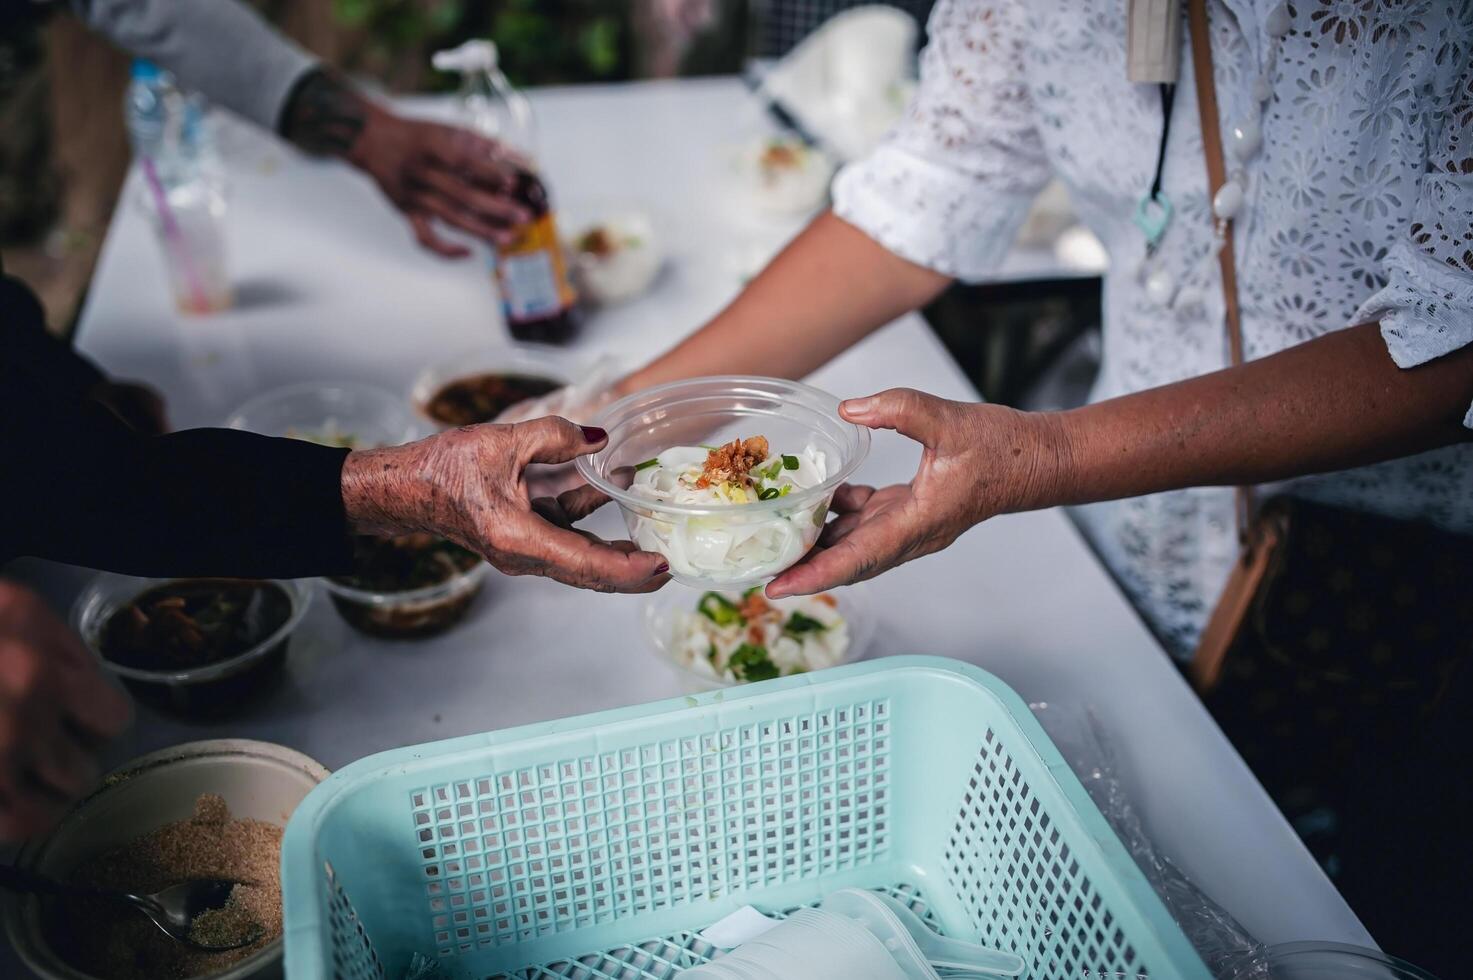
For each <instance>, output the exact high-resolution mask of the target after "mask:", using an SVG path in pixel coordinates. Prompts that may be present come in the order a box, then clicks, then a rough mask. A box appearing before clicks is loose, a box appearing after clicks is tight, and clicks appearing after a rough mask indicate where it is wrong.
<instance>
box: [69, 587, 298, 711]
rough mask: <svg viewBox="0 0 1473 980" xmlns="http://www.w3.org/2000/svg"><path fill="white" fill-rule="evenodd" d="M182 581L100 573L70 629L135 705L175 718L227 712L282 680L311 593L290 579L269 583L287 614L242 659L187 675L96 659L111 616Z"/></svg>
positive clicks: (220, 662) (240, 655)
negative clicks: (146, 595) (283, 596)
mask: <svg viewBox="0 0 1473 980" xmlns="http://www.w3.org/2000/svg"><path fill="white" fill-rule="evenodd" d="M180 581H196V580H195V579H184V578H136V577H134V576H132V575H118V574H115V573H113V572H103V573H102V574H100V575H98V576H97V577H96V578H94V579H93V580H92V581H91V582H89V583H88V584H87V587H86V588H85V589H83V590H82V594H81V595H79V596H78V597H77V601H76V603H75V604H74V605H73V606H72V627H73V628H74V629H75V630H76V631H77V633H78V634H79V635H80V636H81V637H82V642H84V643H85V644H87V648H88V649H90V650H91V651H92V654H93V656H95V657H96V658H97V660H98V662H99V663H101V664H102V666H103V668H104V669H105V670H107V671H108V672H109V673H111V674H113V675H114V676H116V677H117V678H118V679H119V680H121V681H122V682H123V685H124V686H125V687H127V688H128V690H130V691H132V692H133V694H134V696H135V697H137V698H138V700H140V701H143V702H144V703H146V704H151V705H153V706H154V707H157V708H161V709H163V710H166V711H172V712H174V713H176V714H181V715H189V716H204V715H217V714H226V713H229V712H232V711H234V710H236V709H238V708H241V707H243V706H245V705H246V704H248V703H250V701H251V700H252V699H253V698H254V697H256V696H257V695H260V694H262V693H264V692H265V691H267V690H269V689H270V688H271V687H273V686H274V685H275V684H276V683H278V682H279V681H280V680H281V678H282V676H283V675H284V674H285V667H286V653H287V647H288V645H289V643H290V640H291V635H292V633H293V631H295V630H296V628H297V624H298V623H300V622H301V621H302V616H304V615H305V614H306V612H307V607H308V606H309V605H311V603H312V590H311V588H309V586H308V584H307V583H306V582H303V581H301V580H295V579H270V580H268V581H270V583H271V584H273V585H276V586H278V587H279V588H281V589H282V590H283V591H284V592H285V593H286V595H287V598H288V599H289V600H291V604H292V609H291V614H290V615H288V616H287V618H286V622H284V623H282V624H281V626H280V627H278V628H277V629H276V631H275V632H273V633H272V634H271V635H269V636H267V637H266V638H265V639H263V640H261V641H260V642H259V643H257V644H256V645H255V646H253V647H251V648H250V649H249V650H246V651H244V652H242V653H238V654H236V655H235V656H233V657H228V658H226V659H224V660H216V661H214V662H212V663H208V664H203V665H201V666H199V667H191V668H189V669H187V670H145V669H143V668H139V667H128V666H124V665H123V664H118V663H113V662H112V661H111V660H108V659H107V658H106V657H104V656H103V655H102V644H101V642H100V637H101V635H102V629H103V627H104V626H105V625H106V624H107V621H108V620H109V619H110V618H111V617H112V615H113V613H115V612H117V611H118V610H119V609H122V608H123V607H124V606H126V605H127V604H128V603H130V602H132V601H133V600H134V599H135V598H137V597H138V596H140V595H142V594H143V593H144V592H147V591H148V590H149V589H151V588H153V587H155V586H159V585H166V584H168V583H170V582H180Z"/></svg>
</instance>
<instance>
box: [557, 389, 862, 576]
mask: <svg viewBox="0 0 1473 980" xmlns="http://www.w3.org/2000/svg"><path fill="white" fill-rule="evenodd" d="M597 424H598V425H600V426H602V427H603V428H604V429H606V430H607V431H608V434H609V443H608V445H607V446H605V447H604V448H603V449H602V450H600V451H599V452H597V453H594V454H592V455H589V456H580V457H578V462H577V466H578V473H579V475H580V476H582V477H583V479H584V480H586V481H587V482H589V483H590V484H592V485H593V486H595V487H598V488H599V489H600V490H602V491H603V492H604V493H606V494H608V495H609V496H610V497H612V498H613V499H614V500H616V501H618V504H619V508H620V510H621V511H622V512H623V514H624V522H625V524H626V525H627V526H628V528H629V536H630V538H631V539H632V540H633V541H634V543H635V544H637V545H638V546H639V547H640V548H642V549H644V550H645V551H655V552H659V553H660V554H662V555H664V556H665V558H666V559H668V560H669V562H670V574H671V577H673V578H674V579H675V581H677V582H680V583H682V584H684V585H689V586H691V587H692V588H697V589H734V588H742V587H745V586H749V585H757V584H758V583H761V582H765V581H767V580H769V579H771V578H773V577H774V576H776V575H778V574H779V573H781V572H782V571H783V570H785V569H787V568H789V567H791V566H792V565H793V564H794V563H796V562H797V561H798V559H800V558H802V557H803V556H804V555H805V554H807V553H808V550H809V549H810V548H812V547H813V545H814V543H815V542H816V541H817V540H818V535H819V532H820V531H822V530H823V525H824V520H825V518H826V517H827V516H828V508H829V502H830V501H831V500H832V499H833V496H834V491H835V490H837V489H838V488H839V485H840V484H842V483H843V482H844V481H845V480H847V479H849V477H850V476H852V475H853V473H854V471H855V470H856V469H858V467H859V464H860V463H861V462H863V461H864V457H865V455H866V454H867V453H868V452H869V441H870V437H869V430H868V429H865V428H863V427H862V426H858V425H854V424H853V423H850V422H845V421H844V420H843V419H841V418H840V417H839V400H838V399H837V398H835V397H834V396H833V395H830V394H828V393H826V392H823V391H820V390H818V389H817V388H813V387H810V386H809V385H805V384H800V383H798V382H796V381H784V380H781V379H778V378H757V377H742V376H737V375H731V376H724V377H713V378H694V379H691V380H689V381H677V382H674V383H673V384H667V385H660V386H658V387H655V388H649V389H647V390H645V391H642V392H640V393H638V394H636V395H631V396H629V397H628V398H625V399H623V400H622V401H617V402H615V403H614V404H613V405H610V406H609V407H608V408H607V409H605V410H604V412H603V414H602V415H600V416H599V418H598V420H597ZM757 435H761V436H766V437H767V441H768V443H769V445H770V446H771V447H772V450H773V451H774V452H779V453H796V452H799V451H801V450H802V449H803V448H804V446H806V445H807V444H808V443H809V442H810V441H811V442H813V443H814V444H815V445H816V446H817V447H818V448H819V449H821V450H822V451H823V452H825V453H826V454H827V455H828V458H829V462H830V466H831V470H830V472H829V476H828V478H827V479H826V480H824V481H823V482H822V483H820V484H818V485H817V486H814V487H810V488H808V489H807V490H798V491H795V492H793V493H790V494H789V495H788V496H786V497H780V498H776V499H773V500H763V501H758V502H756V503H750V504H736V505H730V506H721V505H692V504H676V503H664V502H660V501H652V500H648V499H646V498H644V497H641V496H637V495H635V494H632V493H630V492H629V491H628V487H629V485H630V483H631V481H632V480H633V476H634V467H635V466H636V465H638V464H639V463H641V462H643V461H645V460H647V459H650V458H652V457H654V456H657V455H659V454H660V453H661V452H663V451H664V450H666V449H669V448H670V447H672V446H690V445H697V444H706V445H720V444H721V443H724V442H729V441H730V440H732V439H734V438H738V437H750V436H757ZM759 525H769V526H770V528H771V530H773V531H775V532H777V536H778V537H780V538H781V539H782V540H784V541H785V542H787V544H786V545H785V546H784V548H783V550H782V551H781V552H780V553H779V554H778V555H777V557H776V558H774V559H773V560H771V561H769V562H766V563H763V564H761V565H757V566H754V567H742V568H735V567H730V566H727V565H725V563H723V564H722V565H721V566H718V567H703V566H701V565H699V564H696V563H695V562H694V561H692V560H691V559H689V558H688V557H687V555H688V554H689V552H690V551H691V548H689V547H688V546H687V545H688V543H689V542H692V541H699V540H701V538H702V537H704V536H710V535H722V534H733V533H742V534H747V533H751V532H752V531H753V530H756V529H758V526H759Z"/></svg>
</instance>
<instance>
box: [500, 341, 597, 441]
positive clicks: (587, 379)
mask: <svg viewBox="0 0 1473 980" xmlns="http://www.w3.org/2000/svg"><path fill="white" fill-rule="evenodd" d="M623 374H624V371H623V369H622V367H621V366H620V364H619V362H618V361H617V360H616V359H615V358H613V357H610V356H609V355H607V354H605V355H603V356H601V357H600V358H599V359H598V360H597V361H595V362H594V364H593V366H592V367H591V368H589V370H588V371H587V373H585V374H584V375H583V377H581V378H578V379H577V380H575V381H574V382H573V383H572V384H570V385H567V386H565V387H562V388H559V389H557V390H556V391H552V392H548V393H547V394H545V395H541V396H539V397H537V398H528V399H527V400H525V401H520V402H517V403H516V404H515V405H512V406H511V407H510V408H508V409H506V410H505V411H504V412H502V413H501V414H500V415H498V416H497V417H496V419H495V421H496V423H497V424H499V425H514V424H516V423H517V422H529V421H531V420H532V419H540V418H542V417H544V416H547V415H560V416H562V417H563V418H565V419H567V420H568V421H570V422H576V423H578V424H579V425H587V424H589V423H591V422H592V421H593V420H594V419H595V418H596V417H597V416H598V413H599V412H601V411H603V410H604V409H605V408H607V407H608V406H609V405H610V404H612V403H613V402H615V401H617V400H618V395H617V394H616V393H615V391H614V385H615V384H616V383H618V381H619V379H620V378H621V377H622V376H623Z"/></svg>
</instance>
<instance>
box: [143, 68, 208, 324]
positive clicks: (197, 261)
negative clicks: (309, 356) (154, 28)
mask: <svg viewBox="0 0 1473 980" xmlns="http://www.w3.org/2000/svg"><path fill="white" fill-rule="evenodd" d="M123 109H124V115H125V117H126V121H127V128H128V139H129V142H131V143H132V145H133V155H134V157H135V159H136V160H137V162H138V167H139V170H140V171H141V172H142V178H143V179H142V185H143V186H142V192H141V197H142V200H143V204H144V207H145V208H146V210H147V211H148V213H149V215H150V216H151V217H152V218H153V222H154V228H155V230H156V231H157V233H158V236H159V243H160V244H161V246H162V247H163V251H164V259H165V264H166V266H167V268H168V275H169V283H170V287H171V289H172V291H173V294H174V299H175V303H176V305H177V306H178V308H179V309H180V311H181V312H185V313H209V312H213V311H215V310H220V309H224V308H226V307H228V306H229V305H230V302H231V289H230V280H229V276H228V275H227V272H226V265H225V238H224V225H223V222H224V217H225V181H224V177H223V172H222V170H221V168H220V167H219V165H218V161H217V159H216V157H215V143H214V139H213V137H212V133H211V131H210V127H209V120H208V118H207V117H206V115H205V111H206V105H205V101H204V99H203V98H201V97H200V96H198V95H194V94H187V93H185V92H182V91H180V89H179V87H178V86H177V85H176V84H175V82H174V78H173V76H172V75H170V74H169V73H168V72H166V71H164V70H162V69H160V68H159V67H158V66H156V65H154V64H153V63H151V62H148V61H143V60H138V61H135V62H134V63H133V77H132V81H131V82H130V83H129V85H128V93H127V96H126V98H125V100H124V105H123Z"/></svg>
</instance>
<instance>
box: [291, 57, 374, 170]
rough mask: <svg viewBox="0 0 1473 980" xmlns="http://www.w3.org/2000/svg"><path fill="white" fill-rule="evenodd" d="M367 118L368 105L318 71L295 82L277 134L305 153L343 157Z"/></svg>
mask: <svg viewBox="0 0 1473 980" xmlns="http://www.w3.org/2000/svg"><path fill="white" fill-rule="evenodd" d="M367 116H368V104H367V103H366V102H365V101H364V100H363V98H362V97H361V96H359V95H358V94H357V93H355V92H354V91H353V90H352V89H351V88H350V87H349V86H348V85H347V84H346V83H344V82H343V81H341V80H339V79H337V78H334V77H333V76H332V75H330V74H328V73H327V72H325V71H323V70H322V69H321V68H314V69H312V70H311V71H309V72H308V73H307V74H305V75H303V76H302V79H301V80H300V81H299V82H297V85H296V88H295V89H293V90H292V94H291V97H290V98H289V99H288V100H287V104H286V110H285V111H284V112H283V113H282V115H281V135H282V136H284V137H286V138H287V139H288V140H290V141H291V142H293V143H295V144H296V145H297V146H299V147H301V148H302V149H303V150H306V151H307V152H308V153H316V154H324V155H331V156H346V155H347V154H348V152H349V151H350V150H352V148H353V144H354V142H355V141H356V140H357V139H358V134H359V133H361V132H362V131H363V125H364V122H365V120H366V118H367Z"/></svg>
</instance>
